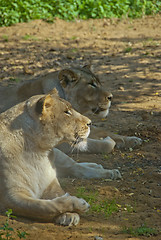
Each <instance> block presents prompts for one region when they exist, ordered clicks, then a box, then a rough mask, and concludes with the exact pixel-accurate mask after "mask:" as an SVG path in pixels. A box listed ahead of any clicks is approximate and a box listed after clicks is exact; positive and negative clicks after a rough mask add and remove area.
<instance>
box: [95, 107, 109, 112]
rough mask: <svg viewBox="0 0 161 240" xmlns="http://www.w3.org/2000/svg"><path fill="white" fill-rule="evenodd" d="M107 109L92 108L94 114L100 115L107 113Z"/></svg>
mask: <svg viewBox="0 0 161 240" xmlns="http://www.w3.org/2000/svg"><path fill="white" fill-rule="evenodd" d="M106 110H107V108H102V107H97V108H92V112H93V113H94V114H99V113H100V112H103V111H106Z"/></svg>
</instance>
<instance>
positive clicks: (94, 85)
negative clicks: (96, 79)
mask: <svg viewBox="0 0 161 240" xmlns="http://www.w3.org/2000/svg"><path fill="white" fill-rule="evenodd" d="M89 85H90V86H92V87H93V88H96V87H97V85H96V84H94V83H89Z"/></svg>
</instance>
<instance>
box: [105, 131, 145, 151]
mask: <svg viewBox="0 0 161 240" xmlns="http://www.w3.org/2000/svg"><path fill="white" fill-rule="evenodd" d="M109 136H110V137H111V138H112V139H113V140H114V141H115V142H116V147H117V148H119V149H121V148H124V149H128V148H134V147H137V146H139V145H141V144H142V139H141V138H138V137H135V136H122V135H117V134H113V133H109Z"/></svg>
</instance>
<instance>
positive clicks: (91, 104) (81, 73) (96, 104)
mask: <svg viewBox="0 0 161 240" xmlns="http://www.w3.org/2000/svg"><path fill="white" fill-rule="evenodd" d="M54 87H56V88H57V90H58V91H59V95H60V96H61V97H62V98H65V99H67V100H68V101H70V103H71V104H72V106H73V107H74V108H75V109H76V110H77V111H79V112H81V113H82V114H88V113H90V114H94V115H97V116H98V117H106V116H107V114H108V112H109V108H110V105H111V99H112V94H111V93H110V92H108V91H106V90H104V88H103V87H102V86H101V82H100V80H99V79H98V77H97V76H96V75H95V74H93V73H92V71H91V69H90V66H85V67H82V68H81V67H77V68H76V67H72V68H69V69H63V70H61V71H58V72H52V73H49V74H47V75H45V76H42V77H37V78H34V79H32V80H30V81H27V82H24V83H22V84H20V85H18V86H17V87H15V86H14V87H11V88H10V87H7V88H0V112H3V111H4V110H6V109H8V108H9V107H11V106H13V105H15V104H17V103H19V102H21V101H23V100H25V99H27V98H29V97H31V96H32V95H35V94H44V93H48V92H49V91H51V90H52V89H53V88H54ZM98 131H100V129H95V128H92V135H93V136H94V137H95V135H96V132H98ZM104 135H105V138H104V139H102V140H97V139H91V138H88V139H87V148H82V150H84V151H85V150H86V152H87V153H106V154H107V153H109V152H111V151H112V150H113V148H114V146H115V145H116V146H117V147H128V148H129V147H134V146H136V145H139V144H140V143H141V139H140V138H136V137H126V136H121V135H116V134H112V133H109V132H106V133H104ZM106 136H110V137H106ZM100 137H101V136H100ZM58 148H59V150H61V151H63V152H64V153H69V152H71V148H70V147H69V145H68V144H63V145H59V146H58ZM59 150H58V149H54V153H55V156H56V157H55V164H56V168H57V172H58V174H59V175H61V176H72V177H82V178H94V177H95V178H110V179H117V178H120V176H121V175H120V173H119V171H118V170H115V169H114V170H107V169H103V168H102V166H100V165H97V164H93V165H92V166H91V164H87V163H76V162H75V161H74V160H73V159H71V158H70V157H68V156H67V155H66V154H64V153H63V152H61V151H59ZM50 158H51V159H52V154H51V155H50ZM98 166H99V167H98Z"/></svg>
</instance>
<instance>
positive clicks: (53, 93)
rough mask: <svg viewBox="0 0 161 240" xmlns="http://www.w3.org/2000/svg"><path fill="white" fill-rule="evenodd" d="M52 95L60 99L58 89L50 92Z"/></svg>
mask: <svg viewBox="0 0 161 240" xmlns="http://www.w3.org/2000/svg"><path fill="white" fill-rule="evenodd" d="M49 94H50V95H54V96H56V97H59V93H58V90H57V89H56V88H53V89H52V90H51V91H50V92H49Z"/></svg>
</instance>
